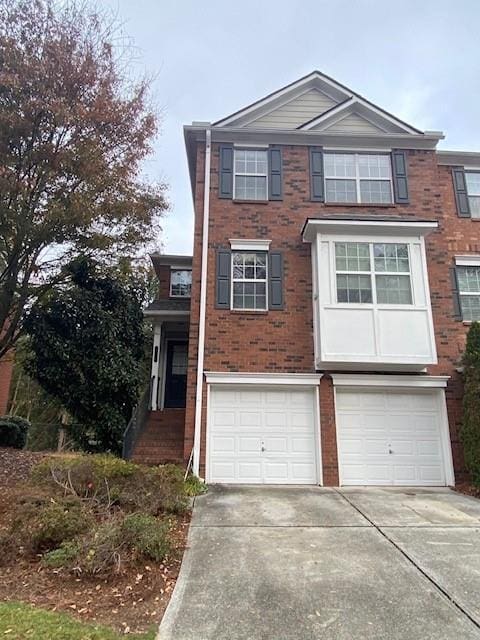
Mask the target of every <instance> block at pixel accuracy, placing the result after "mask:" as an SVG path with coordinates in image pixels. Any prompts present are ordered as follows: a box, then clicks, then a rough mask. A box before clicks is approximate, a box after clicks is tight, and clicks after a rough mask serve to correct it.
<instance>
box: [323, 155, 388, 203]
mask: <svg viewBox="0 0 480 640" xmlns="http://www.w3.org/2000/svg"><path fill="white" fill-rule="evenodd" d="M323 158H324V172H325V201H326V202H341V203H376V204H388V203H391V202H393V191H392V167H391V159H390V155H387V154H381V155H376V154H360V153H324V154H323Z"/></svg>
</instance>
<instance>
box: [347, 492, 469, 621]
mask: <svg viewBox="0 0 480 640" xmlns="http://www.w3.org/2000/svg"><path fill="white" fill-rule="evenodd" d="M334 491H336V492H337V493H338V495H339V496H341V497H342V498H343V499H344V500H345V501H346V502H348V504H349V505H350V506H351V507H353V508H354V509H355V511H357V512H358V513H359V514H360V515H361V516H363V517H364V518H365V520H367V521H368V522H369V523H370V524H371V526H372V527H373V528H374V529H376V530H377V531H378V533H379V534H380V535H381V536H383V537H384V538H385V540H387V542H389V543H390V544H391V545H392V546H393V547H394V548H395V549H396V550H397V551H399V552H400V553H401V554H402V556H403V557H404V558H405V559H406V560H408V562H410V564H412V565H413V566H414V567H415V569H417V571H419V572H420V573H421V574H422V575H423V576H424V577H425V578H426V579H427V580H428V581H429V582H430V584H432V585H433V587H434V588H435V589H437V590H438V591H439V592H440V593H441V594H442V595H443V596H445V598H447V599H448V600H449V601H450V602H451V603H452V605H453V606H454V607H455V608H456V609H458V611H460V612H461V613H462V614H463V615H464V616H465V617H466V618H467V619H468V620H470V622H471V623H472V624H473V625H475V627H476V628H477V629H480V623H479V622H477V620H475V618H474V617H473V616H471V615H470V614H469V613H468V611H466V610H465V608H464V607H462V605H461V604H460V603H459V602H457V601H456V600H455V598H454V597H453V596H452V595H451V594H450V593H448V591H447V590H446V589H444V588H443V587H442V586H441V585H440V584H438V582H436V581H435V580H434V579H433V578H432V577H431V576H430V575H429V574H428V573H427V572H426V571H425V570H424V569H422V567H421V566H420V565H418V564H417V562H416V561H415V559H414V558H413V557H412V556H410V555H409V554H408V553H407V552H406V551H405V550H404V549H402V547H400V546H399V545H398V544H397V543H396V542H395V541H394V540H392V539H391V538H390V536H388V534H387V533H386V532H385V531H384V530H383V529H381V527H379V526H378V525H377V524H376V523H375V522H374V521H373V520H372V519H371V518H369V517H368V516H367V515H366V514H365V513H363V511H362V510H361V509H360V508H359V507H357V505H356V504H354V503H353V502H352V501H351V500H350V499H349V498H348V497H347V496H346V495H345V494H344V493H342V492H341V491H340V489H334ZM428 528H431V527H428Z"/></svg>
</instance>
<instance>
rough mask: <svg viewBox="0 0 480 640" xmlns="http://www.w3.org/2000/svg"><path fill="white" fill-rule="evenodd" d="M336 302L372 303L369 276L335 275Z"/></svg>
mask: <svg viewBox="0 0 480 640" xmlns="http://www.w3.org/2000/svg"><path fill="white" fill-rule="evenodd" d="M337 302H351V303H355V302H357V303H370V302H372V285H371V280H370V276H361V275H355V274H345V275H341V274H339V275H337Z"/></svg>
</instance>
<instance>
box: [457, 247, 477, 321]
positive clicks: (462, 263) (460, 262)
mask: <svg viewBox="0 0 480 640" xmlns="http://www.w3.org/2000/svg"><path fill="white" fill-rule="evenodd" d="M458 267H477V268H478V269H480V256H458V257H456V258H455V268H456V269H458ZM457 286H458V301H459V303H460V313H461V315H462V321H463V322H467V323H471V322H478V321H480V317H479V318H478V320H470V319H466V318H465V317H464V314H463V307H462V296H476V297H477V298H478V297H480V288H479V290H478V291H461V290H460V283H459V282H458V277H457Z"/></svg>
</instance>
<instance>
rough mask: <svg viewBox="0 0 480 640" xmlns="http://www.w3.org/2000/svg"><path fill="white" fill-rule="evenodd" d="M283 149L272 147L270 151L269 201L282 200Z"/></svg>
mask: <svg viewBox="0 0 480 640" xmlns="http://www.w3.org/2000/svg"><path fill="white" fill-rule="evenodd" d="M282 173H283V171H282V149H281V147H270V148H269V150H268V199H269V200H282V199H283V188H282V180H283V176H282Z"/></svg>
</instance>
